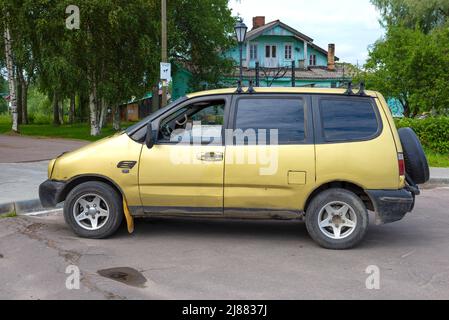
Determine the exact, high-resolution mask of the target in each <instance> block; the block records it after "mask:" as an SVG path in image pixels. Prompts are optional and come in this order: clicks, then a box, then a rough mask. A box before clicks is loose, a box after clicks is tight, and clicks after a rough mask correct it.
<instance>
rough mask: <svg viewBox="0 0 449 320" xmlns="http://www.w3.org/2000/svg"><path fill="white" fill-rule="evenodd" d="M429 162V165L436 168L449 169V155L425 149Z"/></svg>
mask: <svg viewBox="0 0 449 320" xmlns="http://www.w3.org/2000/svg"><path fill="white" fill-rule="evenodd" d="M425 152H426V156H427V161H429V165H430V166H431V167H435V168H448V167H449V154H440V153H436V152H434V151H432V150H429V149H427V148H425Z"/></svg>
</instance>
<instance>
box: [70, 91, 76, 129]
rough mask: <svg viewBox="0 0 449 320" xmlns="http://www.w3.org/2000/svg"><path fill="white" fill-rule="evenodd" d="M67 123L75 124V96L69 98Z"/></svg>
mask: <svg viewBox="0 0 449 320" xmlns="http://www.w3.org/2000/svg"><path fill="white" fill-rule="evenodd" d="M69 122H70V124H73V123H74V122H75V94H72V95H71V96H70V108H69Z"/></svg>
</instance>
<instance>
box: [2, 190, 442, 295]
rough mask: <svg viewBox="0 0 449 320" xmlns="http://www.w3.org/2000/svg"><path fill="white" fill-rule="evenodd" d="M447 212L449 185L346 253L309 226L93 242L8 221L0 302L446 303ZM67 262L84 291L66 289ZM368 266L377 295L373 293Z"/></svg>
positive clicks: (223, 227)
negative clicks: (325, 245) (374, 270)
mask: <svg viewBox="0 0 449 320" xmlns="http://www.w3.org/2000/svg"><path fill="white" fill-rule="evenodd" d="M448 208H449V188H439V189H432V190H424V192H423V195H422V196H421V197H419V199H418V202H417V206H416V210H415V211H414V212H413V213H412V214H410V215H409V216H408V217H407V218H406V219H405V220H403V221H400V222H398V223H394V224H390V225H385V226H375V225H371V227H370V230H369V232H368V235H367V238H366V240H365V241H364V243H363V244H362V245H361V246H359V247H357V248H356V249H353V250H349V251H329V250H325V249H321V248H319V247H318V246H316V245H315V244H314V242H313V241H312V240H311V239H310V238H309V237H308V235H307V232H306V229H305V225H304V224H303V223H302V222H278V221H259V222H254V221H217V220H188V219H142V220H138V221H136V231H135V233H134V234H133V235H128V234H127V233H126V231H125V229H124V228H123V229H122V230H121V231H120V232H119V234H117V235H116V236H114V237H113V238H111V239H108V240H87V239H80V238H77V237H75V236H74V235H73V234H72V233H71V231H70V230H69V229H68V227H67V226H66V225H65V224H64V221H63V218H62V217H61V216H60V215H56V216H46V217H39V218H36V217H33V218H31V217H21V218H10V219H1V220H0V270H1V272H0V299H394V298H399V299H449V209H448ZM69 265H75V266H77V267H78V268H79V269H80V271H81V283H80V289H74V290H68V289H67V288H66V280H67V277H68V276H70V275H71V274H66V273H65V272H66V268H67V267H68V266H69ZM371 265H375V266H377V267H378V268H379V270H380V277H379V279H380V289H379V290H376V289H374V290H369V289H367V288H366V284H365V283H366V279H367V277H368V276H369V274H367V273H366V269H367V267H368V266H371ZM117 267H119V268H121V269H119V270H118V271H117V270H115V271H114V272H113V273H111V272H109V273H108V271H101V273H102V274H103V275H106V277H105V276H101V275H100V274H99V273H98V271H100V270H103V269H108V268H117ZM124 268H132V269H124ZM133 270H136V271H135V273H136V274H133V273H132V271H133ZM69 271H70V270H69ZM107 276H109V277H107ZM110 277H113V278H115V279H116V280H113V279H111V278H110ZM143 277H144V278H143ZM117 280H122V281H123V282H119V281H117ZM70 283H71V282H69V284H70Z"/></svg>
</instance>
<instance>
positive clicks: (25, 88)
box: [22, 81, 28, 124]
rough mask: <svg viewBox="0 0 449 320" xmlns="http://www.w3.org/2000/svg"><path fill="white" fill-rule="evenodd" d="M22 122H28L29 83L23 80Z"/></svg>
mask: <svg viewBox="0 0 449 320" xmlns="http://www.w3.org/2000/svg"><path fill="white" fill-rule="evenodd" d="M22 123H23V124H28V84H27V83H26V81H22Z"/></svg>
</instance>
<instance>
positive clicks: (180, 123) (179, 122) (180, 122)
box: [175, 113, 189, 127]
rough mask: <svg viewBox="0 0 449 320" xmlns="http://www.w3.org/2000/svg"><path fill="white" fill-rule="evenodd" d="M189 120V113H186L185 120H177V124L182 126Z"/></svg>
mask: <svg viewBox="0 0 449 320" xmlns="http://www.w3.org/2000/svg"><path fill="white" fill-rule="evenodd" d="M187 120H189V119H188V117H187V114H186V113H184V120H183V121H180V120H176V121H175V122H176V124H177V125H178V126H181V127H182V126H183V125H185V124H186V123H187Z"/></svg>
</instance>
